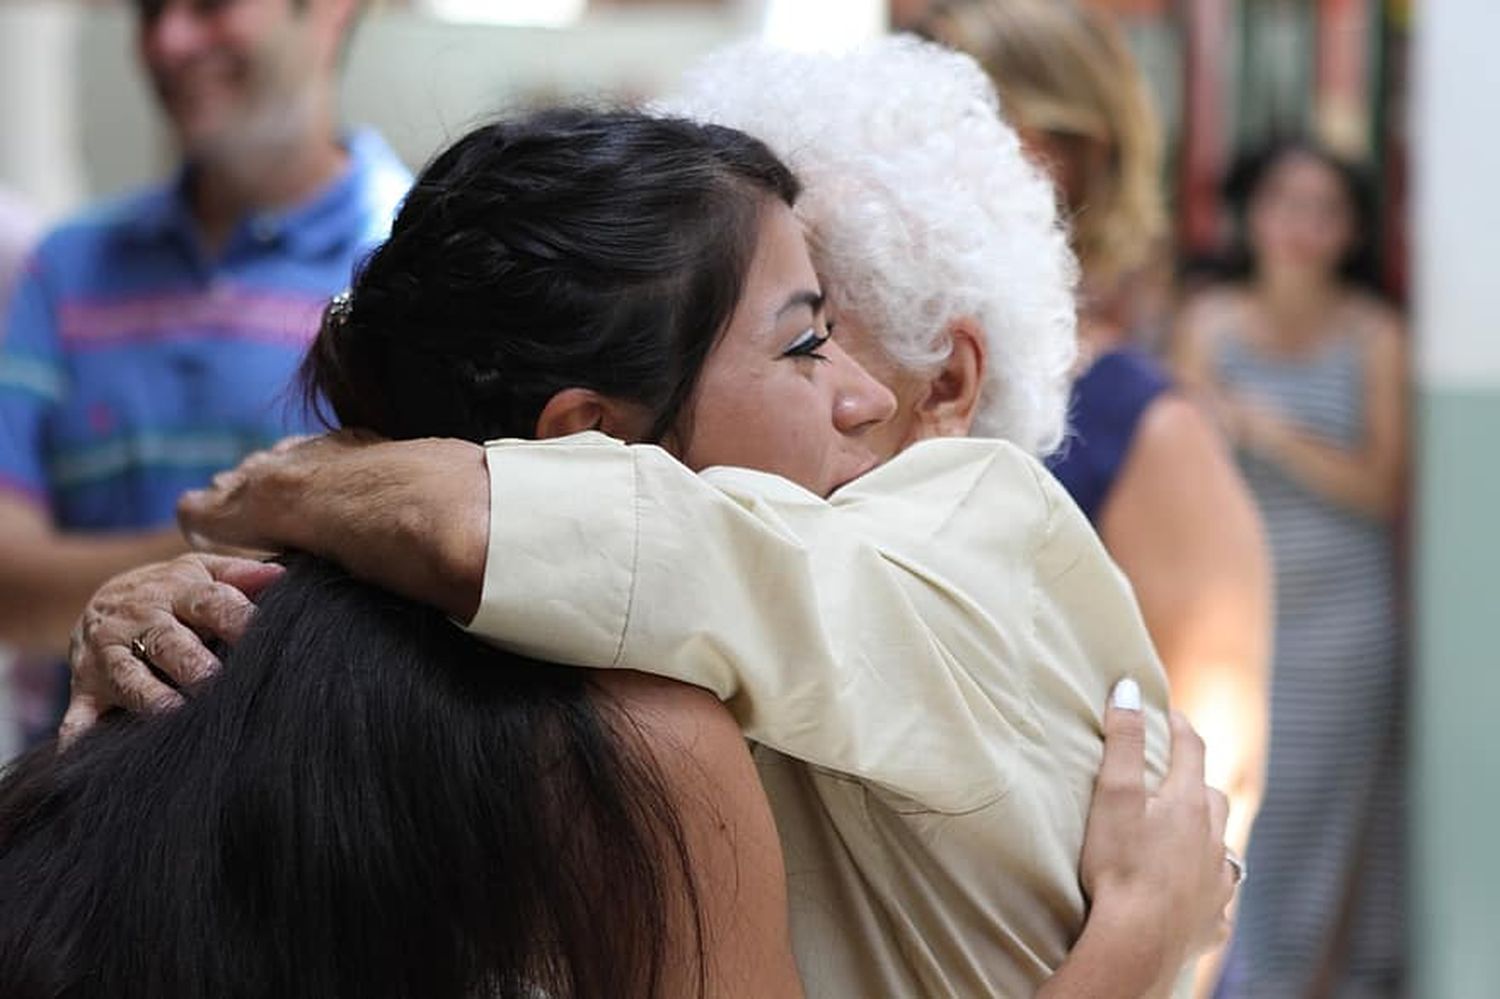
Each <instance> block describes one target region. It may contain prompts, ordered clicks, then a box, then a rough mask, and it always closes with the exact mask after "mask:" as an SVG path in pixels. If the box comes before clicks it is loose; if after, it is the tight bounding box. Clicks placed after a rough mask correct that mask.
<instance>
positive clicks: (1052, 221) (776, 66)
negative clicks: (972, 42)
mask: <svg viewBox="0 0 1500 999" xmlns="http://www.w3.org/2000/svg"><path fill="white" fill-rule="evenodd" d="M668 108H669V109H670V110H672V111H675V112H678V113H683V114H688V115H691V116H692V117H694V118H698V119H700V120H704V121H713V122H719V123H722V124H725V125H729V126H732V127H735V128H742V129H744V130H745V131H747V132H749V133H751V134H752V135H754V136H756V137H757V138H760V139H763V140H764V141H765V142H766V143H767V144H768V145H770V147H771V148H772V149H774V150H775V151H776V152H777V154H778V155H780V156H782V157H784V158H785V159H786V161H787V163H788V164H790V165H791V167H792V168H793V169H794V170H796V172H797V175H798V176H799V177H800V178H801V179H802V181H803V183H804V185H805V191H804V193H803V196H802V198H801V199H800V200H799V201H798V205H797V213H798V215H799V216H800V217H801V218H802V219H804V221H806V222H807V224H808V230H809V232H808V241H809V244H810V246H811V248H812V251H813V260H814V263H815V265H816V266H817V269H818V273H819V276H820V277H821V278H822V279H823V282H824V285H825V291H826V292H827V294H828V296H829V300H830V302H831V304H832V315H833V317H834V318H835V319H838V318H839V317H840V316H841V315H844V316H850V317H855V318H857V319H858V321H859V322H860V323H861V324H862V325H863V326H865V327H867V328H869V330H870V331H871V332H872V333H874V334H875V335H876V336H877V337H878V338H879V340H880V342H881V345H882V346H883V347H884V349H885V350H886V352H887V353H888V354H890V356H891V357H892V358H893V359H894V360H895V361H896V362H897V363H899V364H901V365H902V366H903V367H905V368H907V369H908V370H912V371H915V372H918V373H922V374H926V373H930V372H931V371H932V370H933V369H934V367H935V365H936V364H938V363H940V362H941V361H942V360H944V359H945V358H946V357H947V356H948V352H949V350H950V349H951V346H950V341H949V340H948V338H947V327H948V324H950V323H951V322H953V321H955V320H959V319H966V320H970V321H974V322H977V323H978V324H979V325H980V326H981V327H982V328H983V330H984V333H985V336H986V338H987V339H988V340H989V344H990V350H989V366H988V368H987V370H986V377H985V385H984V387H983V390H982V393H981V398H980V411H979V413H978V415H977V417H976V420H975V426H974V432H975V433H976V434H980V435H984V436H991V437H1001V438H1004V439H1006V440H1009V441H1011V442H1013V443H1015V444H1017V445H1018V446H1020V447H1022V448H1024V449H1026V450H1028V451H1031V452H1033V453H1045V452H1046V451H1049V450H1051V448H1052V447H1053V446H1054V445H1055V444H1056V443H1057V442H1058V440H1059V439H1060V438H1061V435H1062V430H1063V425H1064V418H1065V412H1066V405H1067V394H1068V384H1069V381H1070V377H1071V369H1072V364H1073V360H1074V357H1075V355H1076V349H1077V346H1076V339H1075V317H1074V300H1073V286H1074V282H1075V264H1074V261H1073V257H1072V255H1071V253H1070V252H1069V250H1068V245H1067V236H1066V233H1065V232H1064V230H1063V228H1062V225H1061V223H1060V222H1059V219H1058V215H1057V206H1056V203H1055V199H1054V196H1053V192H1052V186H1051V184H1050V182H1049V181H1048V180H1047V178H1046V176H1045V175H1044V174H1042V172H1041V171H1040V170H1039V169H1038V168H1037V167H1036V166H1035V165H1034V164H1032V163H1030V162H1029V161H1028V160H1027V159H1026V158H1025V156H1024V155H1023V154H1022V150H1021V145H1020V141H1019V139H1018V138H1017V136H1016V134H1015V132H1014V131H1013V130H1011V129H1010V128H1009V127H1008V126H1007V125H1006V124H1005V122H1004V121H1002V120H1001V117H1000V113H999V107H998V104H997V100H996V96H995V91H994V88H993V86H992V85H991V84H990V82H989V80H988V79H987V78H986V77H985V75H984V73H983V72H982V71H981V70H980V68H979V67H978V66H977V65H975V63H974V61H973V60H972V59H970V58H969V57H967V56H964V55H962V54H959V53H956V52H952V51H950V50H948V49H945V48H943V47H941V46H938V45H933V44H930V43H927V42H923V41H920V40H918V39H915V38H912V37H909V36H907V37H894V38H884V39H880V40H878V41H874V42H870V43H867V44H865V45H862V46H860V47H858V48H856V49H853V50H850V51H847V52H844V53H840V54H835V55H823V54H819V55H811V54H803V53H795V52H787V51H781V50H775V49H768V48H764V47H761V46H754V45H741V46H735V47H732V48H728V49H725V50H722V51H720V52H717V53H715V54H713V55H711V56H710V57H709V58H708V59H706V60H705V61H704V62H703V63H702V64H701V65H700V66H698V67H697V68H696V69H695V70H694V71H693V72H692V73H690V74H689V76H688V77H687V79H686V80H685V82H684V85H683V89H682V92H681V93H680V94H679V95H678V96H676V97H674V98H673V99H672V100H671V102H670V103H669V104H668Z"/></svg>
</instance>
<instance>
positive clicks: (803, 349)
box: [781, 324, 833, 361]
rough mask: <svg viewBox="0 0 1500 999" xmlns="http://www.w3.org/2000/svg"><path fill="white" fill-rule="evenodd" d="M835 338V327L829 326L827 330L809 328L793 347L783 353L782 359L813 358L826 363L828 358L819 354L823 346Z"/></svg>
mask: <svg viewBox="0 0 1500 999" xmlns="http://www.w3.org/2000/svg"><path fill="white" fill-rule="evenodd" d="M831 336H833V325H832V324H829V326H828V328H827V330H820V329H818V328H817V327H816V326H809V327H808V328H807V329H805V330H803V331H802V334H801V335H800V336H798V337H797V339H795V340H793V341H792V343H791V346H789V347H787V349H786V350H784V351H782V353H781V356H782V357H811V358H813V359H814V360H818V361H826V360H828V358H827V356H825V355H823V354H820V353H818V351H819V350H821V349H822V348H823V345H824V344H825V343H827V342H828V340H829V338H830V337H831Z"/></svg>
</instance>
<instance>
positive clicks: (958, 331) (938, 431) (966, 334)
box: [917, 319, 988, 437]
mask: <svg viewBox="0 0 1500 999" xmlns="http://www.w3.org/2000/svg"><path fill="white" fill-rule="evenodd" d="M947 333H948V337H949V339H950V340H951V341H952V344H953V349H952V350H951V351H950V352H949V354H948V359H947V360H946V361H944V362H943V364H942V366H941V367H940V368H938V369H937V370H936V371H935V372H933V375H932V379H931V381H929V382H928V384H927V392H926V394H925V395H923V396H922V398H921V401H919V402H918V403H917V421H918V423H919V424H920V425H921V428H922V433H921V436H923V437H967V436H968V435H969V431H970V429H971V428H972V427H973V425H974V414H975V413H977V412H978V411H979V393H980V388H981V387H982V386H983V384H984V371H985V364H986V362H987V360H988V354H987V349H986V347H985V339H984V331H983V330H981V329H980V328H979V325H978V324H977V323H975V322H974V321H973V320H971V319H955V320H954V321H953V322H951V323H949V324H948V330H947Z"/></svg>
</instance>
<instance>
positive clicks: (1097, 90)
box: [917, 0, 1166, 279]
mask: <svg viewBox="0 0 1500 999" xmlns="http://www.w3.org/2000/svg"><path fill="white" fill-rule="evenodd" d="M917 31H918V33H920V34H921V35H923V36H924V37H927V38H931V39H932V40H934V41H937V42H940V43H942V44H944V45H948V46H950V47H952V48H954V49H956V50H958V51H960V52H966V53H968V54H969V55H971V56H973V57H974V58H975V59H977V60H978V61H979V63H980V65H981V66H983V67H984V70H985V72H986V73H988V74H989V75H990V78H991V79H992V80H994V82H995V86H996V88H997V89H998V90H999V91H1000V98H1001V101H1002V103H1003V104H1004V106H1005V109H1006V113H1007V115H1008V116H1009V117H1010V118H1011V120H1012V121H1014V122H1015V123H1016V124H1017V125H1019V126H1024V127H1027V128H1031V129H1036V130H1038V131H1046V132H1057V133H1061V134H1064V135H1071V136H1080V137H1083V138H1087V139H1091V140H1093V141H1097V142H1100V143H1103V144H1104V145H1106V146H1107V147H1108V149H1109V153H1110V154H1109V157H1108V159H1107V164H1108V165H1107V166H1106V168H1105V169H1103V170H1100V171H1097V172H1096V175H1095V176H1091V177H1089V178H1088V190H1087V194H1086V195H1085V197H1086V199H1087V202H1086V204H1082V205H1074V206H1072V207H1073V209H1074V210H1075V212H1076V215H1075V217H1074V219H1073V227H1074V239H1075V244H1076V246H1077V249H1078V255H1079V258H1080V259H1081V260H1082V261H1083V264H1084V267H1085V269H1086V270H1088V271H1089V272H1090V273H1098V274H1100V275H1102V276H1103V277H1105V278H1106V279H1108V278H1111V277H1113V276H1116V275H1118V274H1120V273H1123V272H1125V271H1128V270H1130V269H1132V268H1134V267H1137V266H1139V265H1140V264H1142V263H1143V262H1144V261H1145V258H1146V256H1147V254H1148V253H1149V252H1150V250H1151V248H1152V246H1153V245H1154V243H1155V241H1156V240H1157V239H1158V238H1160V236H1161V235H1162V233H1163V231H1164V229H1165V223H1166V213H1165V208H1164V206H1163V203H1162V195H1161V157H1162V151H1161V127H1160V124H1159V123H1158V120H1157V116H1156V112H1155V110H1154V107H1153V105H1152V102H1151V96H1150V93H1149V91H1148V89H1147V86H1146V81H1145V78H1144V77H1143V76H1142V74H1141V72H1140V69H1139V67H1138V66H1137V65H1136V62H1135V58H1134V57H1133V56H1132V55H1131V53H1130V49H1129V46H1128V45H1127V44H1126V42H1125V39H1124V37H1123V36H1122V34H1121V32H1120V30H1119V28H1118V26H1117V25H1116V24H1115V23H1114V22H1113V21H1112V20H1111V19H1110V18H1109V16H1108V15H1107V14H1105V13H1103V12H1101V11H1098V10H1095V9H1092V8H1090V7H1087V6H1085V5H1083V4H1082V3H1079V2H1076V0H939V2H938V3H936V4H934V5H933V7H932V8H931V9H930V10H929V12H928V14H927V15H926V17H925V18H924V19H923V20H922V22H921V23H920V24H919V25H918V26H917Z"/></svg>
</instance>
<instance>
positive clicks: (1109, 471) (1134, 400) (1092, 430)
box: [1047, 347, 1172, 522]
mask: <svg viewBox="0 0 1500 999" xmlns="http://www.w3.org/2000/svg"><path fill="white" fill-rule="evenodd" d="M1171 387H1172V380H1171V379H1170V378H1169V377H1168V376H1167V373H1166V372H1165V371H1164V370H1162V367H1161V365H1159V364H1157V363H1156V361H1155V360H1153V359H1152V358H1151V357H1150V356H1149V355H1147V354H1146V353H1145V352H1144V351H1141V350H1138V349H1136V348H1134V347H1126V348H1122V349H1120V350H1112V351H1110V352H1108V353H1106V354H1100V355H1099V356H1098V357H1097V358H1096V359H1095V360H1094V363H1093V364H1092V365H1090V366H1089V369H1088V370H1087V371H1085V372H1084V373H1083V376H1082V377H1081V378H1079V379H1078V380H1077V381H1076V382H1074V383H1073V397H1072V399H1071V401H1070V402H1069V403H1068V417H1069V419H1068V428H1069V429H1068V437H1067V439H1066V440H1064V441H1063V445H1062V447H1061V448H1059V449H1058V450H1057V452H1056V453H1054V454H1053V455H1052V456H1051V457H1049V458H1048V459H1047V467H1048V468H1049V469H1050V470H1051V471H1052V474H1053V475H1055V476H1057V479H1058V481H1059V482H1061V483H1062V484H1063V486H1064V487H1065V488H1066V489H1067V490H1068V493H1069V494H1070V495H1071V496H1072V497H1073V500H1074V502H1076V503H1077V504H1078V506H1079V507H1080V508H1081V509H1082V510H1083V512H1084V513H1085V514H1086V515H1087V516H1088V518H1089V520H1090V521H1091V522H1097V520H1098V516H1099V511H1100V510H1101V509H1103V507H1104V501H1105V499H1106V498H1108V496H1109V491H1110V489H1111V488H1113V486H1114V484H1115V479H1117V478H1119V475H1120V470H1121V469H1122V468H1124V467H1125V456H1126V455H1127V454H1129V453H1130V445H1131V444H1132V443H1133V442H1134V441H1135V432H1136V429H1137V428H1138V427H1139V426H1140V422H1141V417H1142V416H1143V415H1144V414H1145V412H1146V409H1147V407H1149V406H1150V405H1151V404H1152V403H1153V402H1155V401H1156V398H1157V396H1159V395H1161V394H1162V393H1163V392H1166V391H1167V390H1169V389H1170V388H1171Z"/></svg>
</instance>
